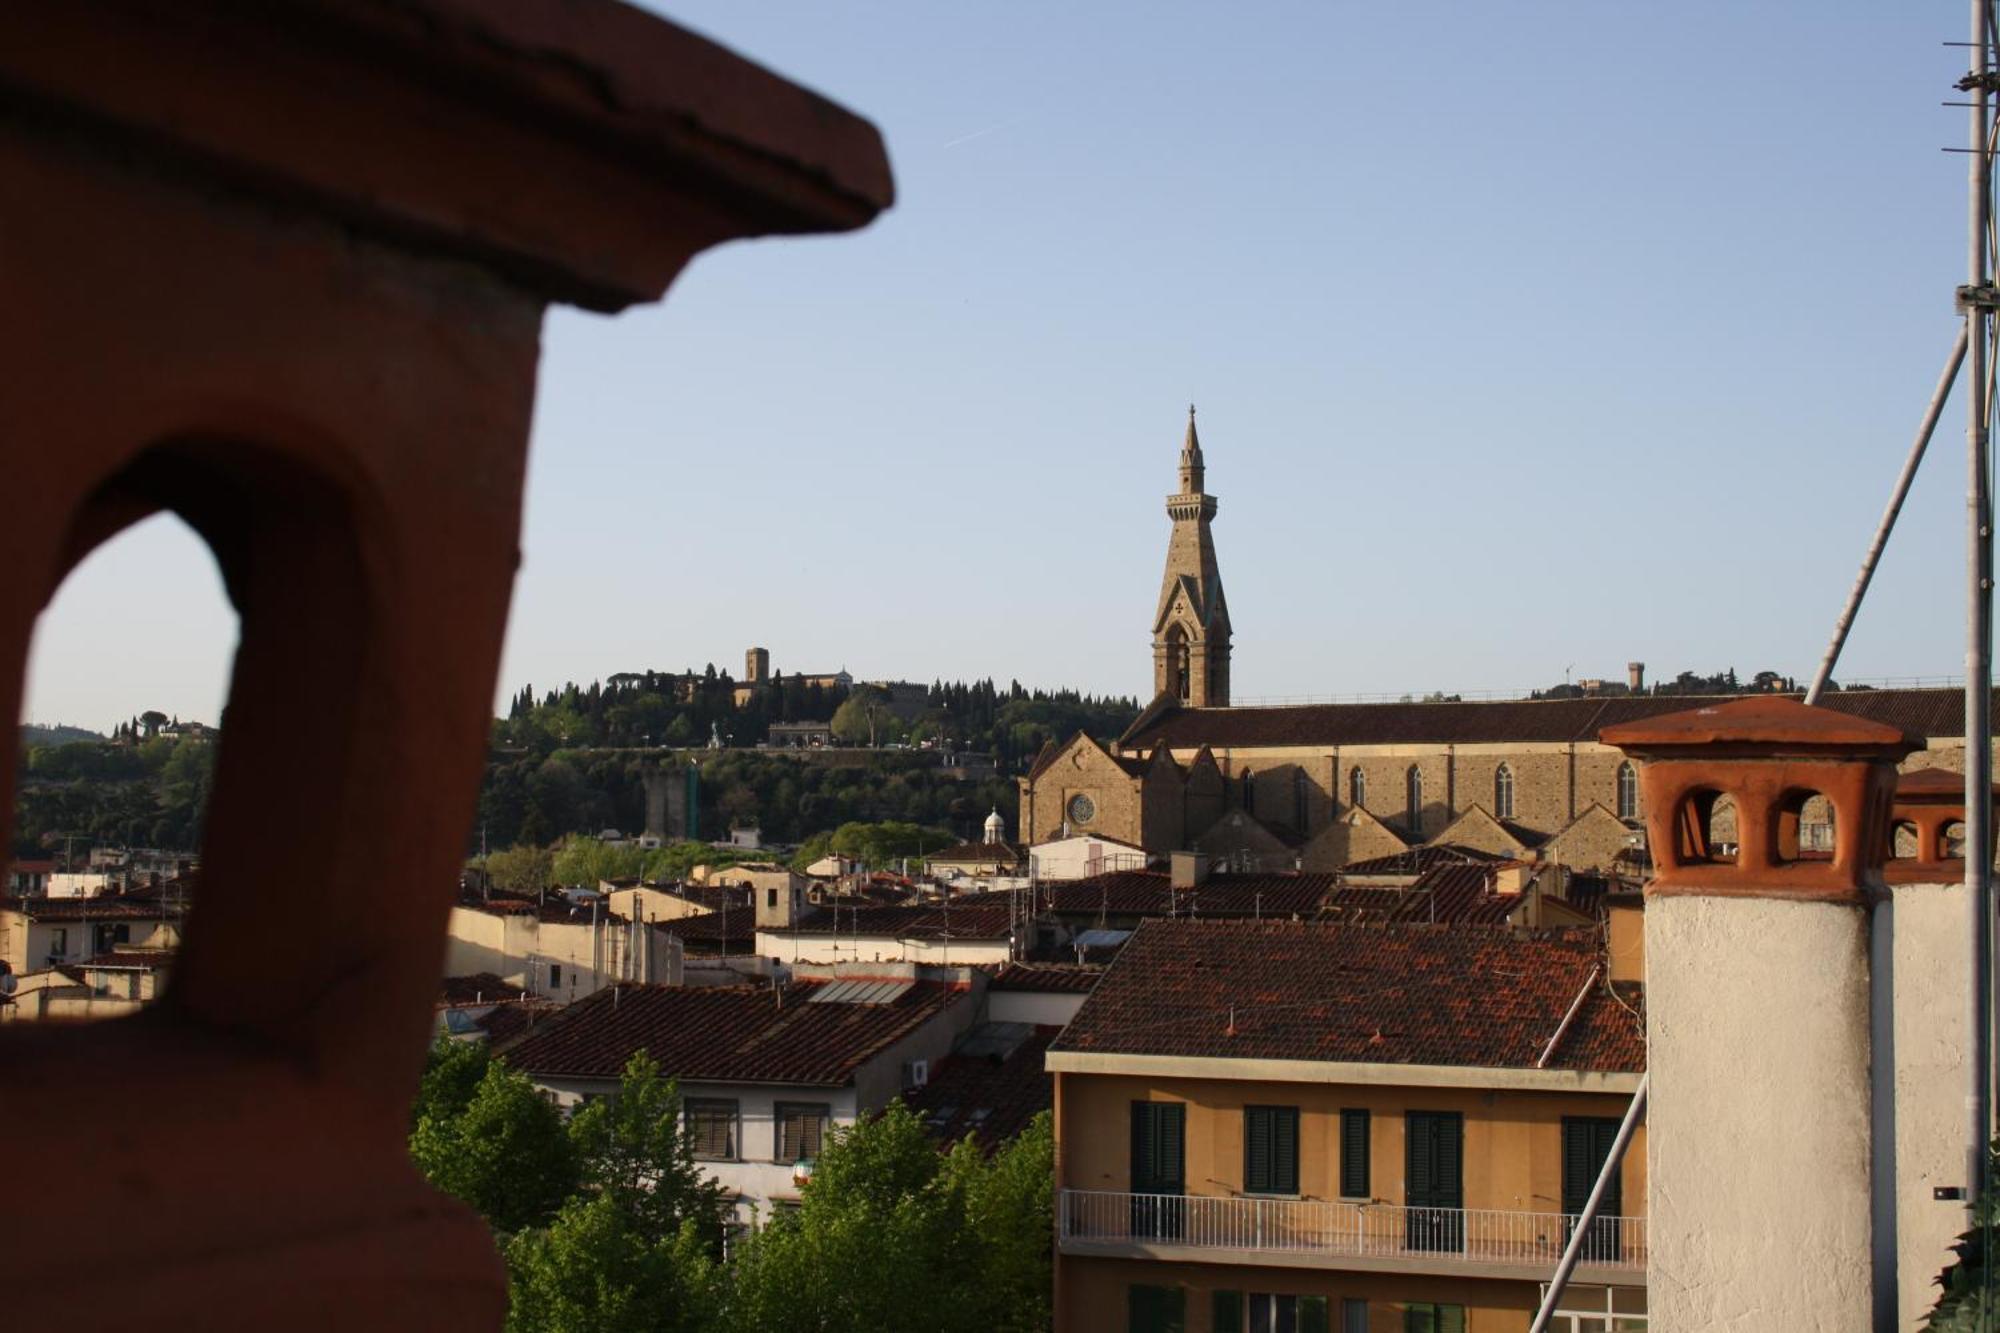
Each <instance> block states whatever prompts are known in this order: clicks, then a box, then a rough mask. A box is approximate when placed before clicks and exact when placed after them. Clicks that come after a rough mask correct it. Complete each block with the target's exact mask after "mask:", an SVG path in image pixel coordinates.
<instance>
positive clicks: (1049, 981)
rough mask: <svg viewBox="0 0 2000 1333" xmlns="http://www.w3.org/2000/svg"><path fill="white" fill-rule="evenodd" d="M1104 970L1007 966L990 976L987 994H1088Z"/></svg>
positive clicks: (1090, 965)
mask: <svg viewBox="0 0 2000 1333" xmlns="http://www.w3.org/2000/svg"><path fill="white" fill-rule="evenodd" d="M1103 975H1104V969H1103V968H1102V967H1101V966H1098V965H1097V964H1094V963H1008V964H1006V965H1005V966H1003V967H1001V968H1000V970H999V971H997V972H995V973H994V974H993V980H992V982H991V983H990V984H989V985H988V986H987V987H986V989H987V990H989V991H1003V990H1004V991H1049V992H1061V993H1063V994H1065V995H1088V994H1090V988H1091V987H1093V986H1095V985H1096V984H1097V979H1098V978H1099V977H1101V976H1103Z"/></svg>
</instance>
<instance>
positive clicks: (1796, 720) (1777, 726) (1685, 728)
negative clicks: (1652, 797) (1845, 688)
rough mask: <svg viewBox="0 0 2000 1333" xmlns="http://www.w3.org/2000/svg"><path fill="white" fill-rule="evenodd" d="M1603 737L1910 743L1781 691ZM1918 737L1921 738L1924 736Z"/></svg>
mask: <svg viewBox="0 0 2000 1333" xmlns="http://www.w3.org/2000/svg"><path fill="white" fill-rule="evenodd" d="M1683 702H1689V701H1686V700H1684V701H1683ZM1599 736H1600V739H1602V740H1603V742H1604V743H1605V744H1606V745H1617V746H1621V747H1623V748H1625V749H1652V748H1655V747H1661V748H1669V749H1674V748H1679V747H1681V746H1688V745H1776V746H1795V745H1803V746H1809V747H1813V748H1819V747H1822V746H1839V747H1848V746H1866V747H1888V746H1906V745H1908V744H1909V743H1910V741H1909V738H1908V737H1906V736H1905V735H1904V734H1903V731H1902V729H1901V728H1899V727H1892V726H1889V725H1888V724H1886V723H1882V722H1875V721H1871V720H1870V719H1868V718H1865V717H1855V716H1853V715H1852V714H1849V713H1844V712H1836V711H1835V710H1833V709H1831V708H1813V707H1808V706H1807V705H1806V704H1803V703H1801V702H1800V701H1799V700H1797V699H1793V698H1790V697H1786V696H1780V695H1765V696H1761V697H1754V698H1749V699H1727V700H1717V701H1714V702H1707V701H1703V702H1698V703H1696V704H1695V706H1693V707H1690V708H1684V709H1682V710H1681V711H1680V712H1677V713H1667V714H1663V715H1657V716H1652V717H1643V718H1634V719H1633V720H1631V721H1629V722H1621V723H1618V724H1616V725H1614V726H1607V727H1605V728H1603V730H1602V731H1601V732H1600V733H1599ZM1917 739H1918V742H1919V743H1921V741H1922V738H1921V737H1918V738H1917Z"/></svg>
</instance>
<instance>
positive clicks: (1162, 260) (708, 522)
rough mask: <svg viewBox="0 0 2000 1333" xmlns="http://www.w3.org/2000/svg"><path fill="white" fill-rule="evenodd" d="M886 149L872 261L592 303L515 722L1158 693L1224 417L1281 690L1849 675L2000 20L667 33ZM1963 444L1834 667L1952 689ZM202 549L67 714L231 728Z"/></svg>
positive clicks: (1938, 310) (143, 599) (533, 487)
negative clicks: (1829, 670) (780, 80)
mask: <svg viewBox="0 0 2000 1333" xmlns="http://www.w3.org/2000/svg"><path fill="white" fill-rule="evenodd" d="M661 8H662V9H663V10H666V11H668V12H670V13H671V14H672V15H673V16H674V17H676V18H678V19H679V20H680V21H682V22H684V23H686V24H688V25H689V26H692V27H694V28H696V29H698V30H700V31H702V32H704V33H706V34H708V35H710V36H712V37H714V38H716V39H718V40H720V41H722V42H724V43H725V44H727V45H729V46H731V47H733V48H735V49H736V50H738V51H740V52H743V53H744V54H747V55H750V56H752V57H754V58H756V59H758V60H760V61H761V62H763V63H765V64H767V65H769V66H770V67H772V68H774V69H776V70H778V71H780V72H781V73H783V74H786V75H788V76H790V77H792V78H795V79H798V80H800V81H803V82H805V83H807V84H809V85H811V86H813V87H815V88H817V89H819V90H821V91H822V92H825V93H827V94H829V95H831V96H833V97H835V98H836V99H838V100H840V101H842V102H844V103H846V104H847V105H848V106H851V107H853V108H855V109H856V110H858V111H860V112H862V113H864V114H866V115H868V116H870V117H872V118H873V119H874V120H875V121H876V122H877V123H878V124H879V125H880V126H881V127H882V129H883V131H884V133H885V135H886V136H887V139H888V142H889V147H890V153H891V156H892V159H893V161H894V163H895V167H896V174H897V180H898V188H899V192H900V199H899V202H898V204H897V206H896V208H895V209H894V210H893V211H892V212H891V213H890V214H888V215H887V216H885V217H884V218H883V219H882V221H880V222H879V223H877V224H876V225H875V226H874V227H873V228H871V229H870V230H868V231H866V232H863V233H860V234H858V235H850V236H842V237H834V238H827V239H812V240H790V241H781V242H758V243H749V244H740V245H734V246H730V247H726V248H724V249H722V250H719V251H715V252H712V253H710V254H707V255H705V256H703V257H701V258H699V259H697V260H696V261H695V263H694V264H693V266H692V267H691V268H690V269H689V270H688V271H687V273H686V274H684V275H683V276H682V278H681V279H680V281H679V282H678V283H677V285H676V286H675V288H674V290H673V291H672V293H671V294H670V296H669V298H668V300H667V301H666V303H665V304H664V305H662V306H654V307H650V308H647V309H642V310H637V311H633V312H630V313H628V314H626V315H624V316H621V317H619V318H616V319H604V318H600V317H595V316H583V315H577V314H573V313H567V312H558V313H556V314H555V315H554V316H553V317H552V318H551V319H550V321H549V325H548V329H547V337H546V349H547V350H546V354H545V357H544V362H543V374H542V383H541V393H540V402H539V409H538V412H537V419H536V425H535V435H534V445H533V449H534V452H533V459H532V463H531V471H530V483H529V491H528V499H527V518H526V524H527V526H526V536H525V551H526V566H525V568H524V569H523V570H522V573H521V577H520V580H519V583H518V585H517V588H516V592H515V602H514V616H513V623H512V627H511V629H510V632H509V641H508V646H507V652H506V659H505V663H504V665H503V668H502V674H501V681H500V691H501V693H502V694H503V695H504V694H505V693H507V692H510V691H511V690H513V689H515V688H517V687H518V686H519V685H520V684H521V683H523V682H530V681H531V682H532V683H533V684H534V685H535V686H536V687H537V688H538V689H545V688H548V687H550V686H552V685H555V684H559V683H560V682H561V681H563V680H564V679H576V680H579V681H588V680H591V679H593V678H600V677H602V676H605V675H608V674H610V673H612V672H614V671H619V670H633V669H643V668H647V667H657V668H662V669H676V668H680V667H683V666H688V665H692V666H694V667H696V668H697V669H698V668H700V667H701V666H702V664H704V663H706V662H710V661H713V662H715V663H716V664H717V665H718V666H725V667H729V668H730V669H732V670H740V669H741V668H740V664H741V661H742V651H743V649H744V648H745V647H746V646H747V645H750V644H753V643H754V644H761V645H765V646H767V647H769V648H770V649H771V651H772V655H773V660H774V663H775V664H776V665H777V666H778V667H779V668H780V669H783V670H800V669H810V670H831V669H833V668H836V667H840V666H843V665H845V666H846V667H847V668H848V669H850V670H852V671H853V672H855V673H856V674H857V675H859V676H862V677H864V678H869V677H900V678H911V679H919V680H929V679H931V678H933V677H940V676H942V677H946V678H951V677H976V676H985V675H989V674H990V675H993V676H996V677H998V678H1000V679H1001V680H1002V681H1003V682H1004V681H1005V680H1006V679H1007V678H1008V677H1017V678H1019V679H1020V680H1022V681H1023V682H1024V683H1028V684H1032V685H1058V684H1062V685H1074V686H1078V687H1082V688H1085V689H1090V690H1096V691H1115V692H1125V693H1135V694H1139V693H1144V692H1145V691H1146V690H1148V689H1149V688H1150V674H1149V673H1150V651H1149V647H1148V631H1149V624H1148V621H1149V618H1150V616H1151V613H1152V610H1153V607H1154V601H1155V596H1156V593H1157V587H1158V579H1159V576H1160V566H1161V561H1162V558H1163V555H1164V551H1165V545H1166V537H1167V519H1166V517H1165V514H1164V513H1163V511H1162V508H1161V499H1162V497H1163V496H1164V495H1165V493H1166V492H1167V491H1168V490H1169V489H1170V488H1171V487H1172V484H1173V474H1174V462H1175V455H1176V451H1177V449H1178V447H1179V443H1180V435H1181V428H1182V423H1183V421H1184V418H1185V416H1186V409H1187V404H1188V402H1189V401H1190V400H1192V401H1194V402H1196V403H1198V404H1199V405H1200V408H1201V429H1202V439H1203V444H1204V446H1205V449H1206V452H1207V457H1208V476H1209V485H1210V488H1211V489H1212V490H1213V491H1215V492H1216V493H1217V494H1218V495H1220V496H1221V500H1222V505H1221V513H1220V515H1219V517H1218V519H1217V521H1216V540H1217V545H1218V548H1219V550H1220V553H1221V558H1222V570H1223V579H1224V583H1225V585H1226V587H1227V588H1228V592H1229V598H1230V604H1231V609H1232V612H1233V614H1234V617H1235V624H1236V657H1235V677H1236V690H1237V693H1238V695H1239V697H1243V696H1270V695H1289V694H1305V693H1314V694H1327V693H1345V692H1357V691H1393V692H1402V691H1406V690H1408V691H1419V692H1421V691H1426V690H1430V689H1434V688H1447V689H1504V688H1512V687H1527V686H1533V685H1541V684H1546V683H1549V682H1551V681H1560V680H1561V679H1562V678H1563V673H1564V670H1565V668H1566V667H1569V666H1571V665H1572V664H1574V667H1575V672H1576V674H1577V675H1579V676H1588V675H1599V674H1603V675H1614V676H1615V675H1618V674H1620V673H1621V672H1622V670H1623V664H1624V663H1625V662H1626V660H1627V659H1630V658H1639V659H1644V660H1645V661H1646V662H1647V663H1648V664H1649V665H1650V667H1651V668H1652V671H1653V673H1654V674H1655V675H1656V676H1657V675H1660V674H1663V673H1664V674H1671V673H1672V672H1674V671H1676V670H1678V669H1681V668H1683V667H1690V668H1696V669H1701V670H1715V669H1720V668H1724V667H1729V666H1734V667H1736V668H1737V669H1738V670H1739V671H1743V672H1745V673H1748V672H1750V671H1754V670H1757V669H1759V668H1764V667H1769V668H1771V669H1775V670H1779V671H1783V672H1787V673H1791V674H1795V675H1800V676H1805V675H1809V674H1810V672H1811V670H1812V668H1813V665H1814V663H1815V662H1816V661H1817V659H1818V655H1819V653H1820V651H1821V648H1822V646H1823V644H1824V641H1825V638H1826V634H1827V632H1828V630H1829V628H1830V626H1831V624H1832V620H1833V617H1834V614H1835V613H1836V611H1837V610H1838V608H1839V606H1840V602H1841V599H1842V597H1843V596H1844V595H1845V593H1846V590H1847V587H1848V583H1849V581H1850V579H1851V578H1852V576H1853V572H1854V566H1855V563H1856V561H1857V559H1858V558H1859V555H1860V552H1861V549H1862V547H1863V545H1864V544H1865V543H1866V540H1867V538H1868V535H1869V532H1870V530H1871V528H1872V526H1873V524H1874V521H1875V519H1876V516H1877V515H1878V513H1879V512H1880V508H1881V505H1882V502H1883V500H1884V498H1885V496H1886V494H1887V491H1888V487H1889V484H1890V482H1891V480H1892V479H1893V477H1894V474H1895V471H1896V468H1897V466H1898V465H1899V462H1900V460H1901V456H1902V454H1903V451H1904V449H1905V448H1906V447H1907V444H1908V440H1909V435H1910V432H1911V430H1912V428H1913V427H1914V425H1915V422H1916V419H1917V416H1918V413H1919V411H1920V409H1921V407H1922V405H1923V402H1924V399H1925V397H1926V396H1927V394H1928V393H1929V391H1930V387H1931V384H1932V383H1933V381H1934V380H1935V377H1936V375H1937V372H1938V369H1939V366H1940V365H1941V363H1942V360H1943V357H1944V354H1945V351H1946V350H1947V348H1948V346H1949V344H1950V341H1951V338H1952V335H1953V332H1954V323H1953V313H1952V309H1951V295H1952V288H1953V286H1954V284H1955V283H1957V282H1959V281H1961V280H1962V270H1963V264H1964V259H1963V256H1964V249H1965V243H1964V221H1963V218H1964V193H1965V185H1964V181H1965V164H1966V158H1965V157H1964V156H1962V155H1958V154H1946V153H1942V152H1940V151H1939V148H1940V146H1941V145H1962V144H1963V143H1964V141H1965V126H1964V120H1963V113H1962V112H1958V111H1952V110H1946V109H1943V108H1941V107H1940V106H1939V105H1938V103H1939V102H1940V101H1942V100H1945V99H1949V98H1954V97H1956V96H1957V94H1954V93H1953V92H1951V90H1950V85H1951V82H1952V80H1953V79H1954V78H1955V77H1956V76H1957V75H1958V73H1959V72H1961V71H1962V70H1963V68H1964V59H1963V52H1961V51H1958V50H1955V49H1948V48H1946V47H1944V46H1942V45H1941V43H1942V42H1944V41H1946V40H1952V39H1957V38H1959V37H1961V36H1962V29H1963V28H1964V26H1965V24H1964V15H1963V7H1962V6H1961V5H1955V4H1942V3H1929V4H1923V5H1883V4H1862V3H1838V4H1835V3H1814V4H1806V3H1792V4H1784V5H1779V4H1759V5H1744V4H1740V3H1687V4H1679V5H1587V4H1582V3H1568V4H1554V3H1526V2H1525V0H1524V2H1522V3H1508V4H1483V5H1477V4H1458V5H1410V4H1391V3H1380V2H1378V3H1372V4H1365V5H1364V4H1353V3H1340V4H1335V3H1313V4H1266V5H1260V6H1254V7H1253V6H1237V5H1216V4H1212V3H1210V4H1180V3H1173V4H1167V3H1146V4H1137V3H1134V4H1091V5H1074V4H1047V3H1016V4H1007V5H1000V4H984V5H963V4H948V5H945V4H937V3H934V0H932V2H928V3H911V4H842V5H829V4H825V3H803V2H801V3H777V2H776V0H766V2H764V3H758V4H754V5H747V4H743V3H741V0H733V2H732V3H722V2H721V0H704V2H703V3H694V4H686V5H671V6H661ZM1962 460H1963V421H1962V412H1961V411H1959V410H1958V409H1956V408H1954V410H1953V411H1952V412H1951V413H1950V414H1949V415H1948V416H1947V418H1946V425H1945V427H1944V429H1943V430H1942V431H1941V432H1940V439H1939V442H1938V448H1937V451H1936V452H1935V453H1934V455H1933V457H1932V459H1931V461H1930V462H1929V463H1928V464H1927V465H1926V468H1925V472H1924V475H1923V477H1922V479H1921V480H1920V481H1919V484H1918V487H1917V489H1916V492H1915V493H1914V495H1913V496H1912V499H1911V502H1910V505H1909V507H1908V509H1907V510H1906V512H1905V516H1904V520H1903V523H1902V526H1901V527H1900V528H1899V530H1898V532H1897V535H1896V539H1895V541H1894V543H1893V544H1892V546H1891V549H1890V554H1889V556H1888V559H1887V561H1886V563H1885V565H1884V567H1883V570H1882V574H1881V576H1880V577H1879V578H1878V580H1877V582H1876V587H1875V590H1874V592H1873V593H1872V594H1871V596H1870V599H1869V602H1868V605H1867V607H1866V608H1865V610H1864V611H1863V614H1862V618H1861V621H1860V624H1859V626H1858V628H1857V630H1856V632H1855V635H1854V638H1853V640H1852V643H1851V645H1850V647H1849V649H1848V653H1847V656H1846V658H1845V660H1844V662H1843V666H1842V671H1841V674H1842V675H1843V676H1878V675H1887V674H1948V673H1949V674H1955V673H1957V672H1959V671H1960V670H1961V668H1962V654H1963V647H1962V643H1961V639H1962V630H1961V621H1960V604H1961V600H1962V595H1961V593H1960V579H1961V573H1960V571H1961V561H1962V555H1961V546H1962V526H1963V525H1962V513H1963V509H1962V505H1963V482H1962V477H1963V472H1964V467H1963V461H1962ZM233 634H234V627H233V621H232V618H231V616H230V614H229V612H228V611H227V608H226V606H225V605H224V604H223V602H222V601H221V598H220V594H219V592H218V591H216V590H215V588H214V578H213V569H212V565H210V564H209V562H208V561H207V558H206V556H205V554H203V553H202V552H201V550H200V548H199V547H198V546H197V545H196V544H195V543H194V541H193V539H192V538H190V537H188V536H187V535H186V534H185V532H184V531H180V530H177V528H176V527H175V525H174V524H173V523H172V522H171V521H170V520H156V521H155V522H154V523H152V524H149V525H147V526H146V527H145V528H143V529H140V530H137V531H135V532H134V533H132V534H129V535H128V536H126V537H124V538H121V539H120V540H119V541H118V542H117V543H114V544H113V545H112V546H109V547H107V548H105V549H104V550H103V551H101V552H100V553H99V554H98V555H97V556H96V557H94V558H93V559H92V561H91V562H90V563H89V564H87V565H86V566H85V567H84V568H83V570H81V571H80V572H79V573H78V574H77V575H76V576H74V577H73V578H72V579H71V581H70V583H69V585H68V586H66V588H65V589H64V591H63V593H62V594H61V596H60V599H59V600H58V602H57V604H56V606H55V608H54V609H53V610H52V611H51V613H50V614H49V615H48V616H47V617H46V618H45V624H44V627H43V631H42V639H41V641H40V642H39V643H38V646H37V653H36V658H35V671H34V677H33V681H32V686H31V694H30V699H29V703H28V707H27V716H28V717H29V718H30V719H32V720H37V721H58V720H61V721H74V722H80V723H84V724H87V725H90V726H94V727H106V726H109V725H110V724H111V723H112V722H114V721H115V720H116V719H118V718H120V717H123V716H126V715H129V714H130V713H132V712H135V711H137V710H139V709H142V708H144V707H147V706H154V707H159V708H161V709H163V710H165V711H168V712H177V713H181V714H184V715H199V716H211V715H213V713H214V712H215V711H216V709H217V707H218V705H219V703H220V700H221V697H222V693H223V690H224V684H225V677H226V662H227V655H228V651H229V647H230V643H231V641H232V638H233Z"/></svg>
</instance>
